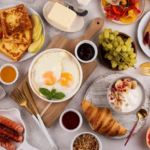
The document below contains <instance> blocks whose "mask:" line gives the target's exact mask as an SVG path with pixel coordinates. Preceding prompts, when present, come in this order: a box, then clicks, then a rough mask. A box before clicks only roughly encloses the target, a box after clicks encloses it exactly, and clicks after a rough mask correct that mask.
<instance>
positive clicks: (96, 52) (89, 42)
mask: <svg viewBox="0 0 150 150" xmlns="http://www.w3.org/2000/svg"><path fill="white" fill-rule="evenodd" d="M85 43H87V44H90V45H91V46H92V47H93V48H94V51H95V55H94V57H93V58H92V59H91V60H88V61H84V60H82V59H80V58H79V56H78V53H77V51H78V48H79V46H80V45H82V44H85ZM97 54H98V49H97V46H96V45H95V44H94V43H93V42H92V41H89V40H84V41H81V42H79V43H78V44H77V46H76V48H75V55H76V57H77V59H78V60H79V61H80V62H82V63H90V62H92V61H93V60H95V59H96V57H97Z"/></svg>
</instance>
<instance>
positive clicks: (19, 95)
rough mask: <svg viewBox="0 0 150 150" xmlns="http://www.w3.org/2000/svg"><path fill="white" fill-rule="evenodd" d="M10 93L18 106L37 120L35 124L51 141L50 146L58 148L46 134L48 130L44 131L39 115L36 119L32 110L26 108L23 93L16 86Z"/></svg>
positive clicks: (25, 99)
mask: <svg viewBox="0 0 150 150" xmlns="http://www.w3.org/2000/svg"><path fill="white" fill-rule="evenodd" d="M12 95H13V96H14V97H15V99H16V100H17V102H18V103H19V105H20V106H24V107H25V108H26V109H27V110H28V111H29V112H30V113H31V114H32V117H33V118H34V120H35V121H36V122H37V124H38V125H39V126H40V128H41V129H43V132H44V133H45V135H46V137H47V139H48V141H49V142H50V143H51V145H52V147H54V148H55V149H57V150H58V148H57V146H56V145H55V143H54V142H53V140H52V139H51V137H50V136H49V135H48V132H47V131H46V128H45V126H44V124H43V122H42V119H41V118H40V117H39V115H37V117H38V119H39V120H37V118H36V117H35V116H34V114H33V113H32V111H31V110H30V109H29V108H28V106H27V101H28V100H27V98H26V97H25V95H24V94H23V93H22V92H21V91H20V90H19V89H17V88H16V89H14V90H13V91H12Z"/></svg>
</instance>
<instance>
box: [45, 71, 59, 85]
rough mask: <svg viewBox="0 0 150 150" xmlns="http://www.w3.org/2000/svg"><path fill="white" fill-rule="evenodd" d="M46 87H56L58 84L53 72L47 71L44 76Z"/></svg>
mask: <svg viewBox="0 0 150 150" xmlns="http://www.w3.org/2000/svg"><path fill="white" fill-rule="evenodd" d="M43 79H44V83H45V85H54V84H55V83H56V77H55V75H54V73H53V72H52V71H47V72H45V73H44V74H43Z"/></svg>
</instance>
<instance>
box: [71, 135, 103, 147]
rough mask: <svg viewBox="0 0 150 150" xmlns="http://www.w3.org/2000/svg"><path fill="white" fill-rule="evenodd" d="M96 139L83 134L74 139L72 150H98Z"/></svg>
mask: <svg viewBox="0 0 150 150" xmlns="http://www.w3.org/2000/svg"><path fill="white" fill-rule="evenodd" d="M99 146H100V145H99V143H98V141H97V139H96V138H95V137H94V136H93V135H90V134H83V135H80V136H79V137H77V138H76V140H75V141H74V143H73V150H84V149H88V150H99Z"/></svg>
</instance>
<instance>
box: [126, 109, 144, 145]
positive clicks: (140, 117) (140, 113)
mask: <svg viewBox="0 0 150 150" xmlns="http://www.w3.org/2000/svg"><path fill="white" fill-rule="evenodd" d="M137 116H138V118H139V119H138V121H137V123H136V124H135V126H134V128H133V129H132V131H131V133H130V135H129V137H128V139H127V141H126V143H125V144H124V146H126V145H127V143H128V141H129V139H130V138H131V135H132V134H133V132H134V130H135V128H136V126H137V124H138V123H139V121H140V119H144V118H145V117H146V116H147V111H146V110H145V109H140V110H139V111H138V113H137Z"/></svg>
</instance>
